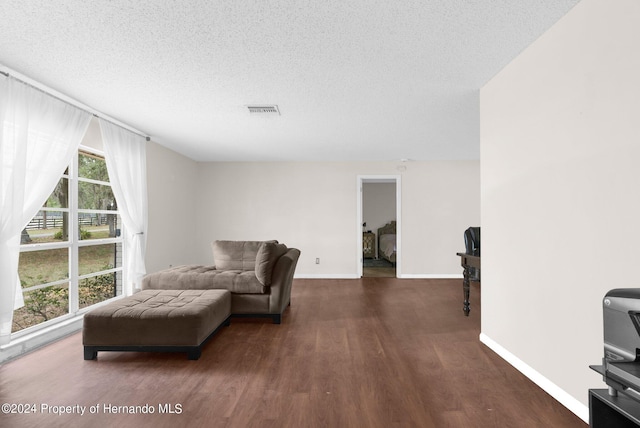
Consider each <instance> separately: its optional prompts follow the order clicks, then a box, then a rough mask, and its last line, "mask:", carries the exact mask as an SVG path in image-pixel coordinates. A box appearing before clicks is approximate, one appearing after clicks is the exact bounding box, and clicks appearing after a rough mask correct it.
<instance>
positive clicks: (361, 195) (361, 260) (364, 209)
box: [357, 175, 402, 278]
mask: <svg viewBox="0 0 640 428" xmlns="http://www.w3.org/2000/svg"><path fill="white" fill-rule="evenodd" d="M357 188H358V190H359V191H358V198H357V202H358V209H357V243H358V246H357V249H358V257H357V260H358V276H359V277H363V276H365V277H372V276H373V277H394V278H399V277H400V273H401V248H402V246H401V242H402V239H401V230H402V228H401V217H402V216H401V212H400V209H401V206H402V204H401V199H400V195H401V191H400V190H401V176H400V175H362V176H358V183H357Z"/></svg>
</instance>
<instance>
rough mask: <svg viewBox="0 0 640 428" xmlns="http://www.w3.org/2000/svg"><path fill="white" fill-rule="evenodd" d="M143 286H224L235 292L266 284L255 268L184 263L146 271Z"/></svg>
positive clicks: (257, 289)
mask: <svg viewBox="0 0 640 428" xmlns="http://www.w3.org/2000/svg"><path fill="white" fill-rule="evenodd" d="M142 289H143V290H148V289H152V290H180V289H182V290H185V289H191V290H206V289H223V290H229V291H231V292H232V293H237V294H245V293H246V294H264V293H266V292H267V291H268V288H267V287H265V286H264V285H263V284H261V283H260V281H258V278H256V275H255V272H254V271H242V270H227V271H220V270H217V269H216V268H215V267H214V266H199V265H184V266H176V267H173V268H169V269H165V270H162V271H159V272H155V273H151V274H149V275H146V276H145V277H144V278H143V280H142Z"/></svg>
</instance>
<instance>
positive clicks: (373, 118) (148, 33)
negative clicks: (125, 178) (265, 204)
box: [0, 0, 579, 161]
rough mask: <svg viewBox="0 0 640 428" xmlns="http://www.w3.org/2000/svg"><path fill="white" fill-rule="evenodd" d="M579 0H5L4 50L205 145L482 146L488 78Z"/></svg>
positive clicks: (340, 150) (1, 13)
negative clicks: (259, 108)
mask: <svg viewBox="0 0 640 428" xmlns="http://www.w3.org/2000/svg"><path fill="white" fill-rule="evenodd" d="M578 1H579V0H517V1H513V0H402V1H401V0H396V1H389V0H384V1H378V0H367V1H365V0H355V1H343V0H322V1H321V0H316V1H310V0H306V1H295V0H254V1H249V0H236V1H210V0H173V1H172V0H156V1H153V0H143V1H132V0H128V1H126V0H113V1H109V0H104V1H100V2H97V1H86V0H64V1H55V2H54V1H50V0H39V1H38V0H3V1H2V2H0V21H1V22H2V27H1V28H2V30H1V33H0V66H4V69H5V70H7V69H9V70H12V71H15V72H18V73H20V74H22V75H24V76H27V77H28V78H30V79H33V80H35V81H37V82H40V83H42V84H44V85H46V86H48V87H50V88H52V89H54V90H56V91H59V92H61V93H63V94H65V95H68V96H69V97H72V98H74V99H76V100H78V101H79V102H81V103H83V104H85V105H87V106H90V107H92V108H93V109H96V110H98V111H100V112H102V113H104V114H105V115H107V116H110V117H112V118H114V119H117V120H119V121H122V122H123V123H126V124H128V125H130V126H132V127H134V128H136V129H139V130H140V131H142V132H144V133H147V134H149V135H150V136H151V137H152V139H153V140H154V141H156V142H158V143H160V144H162V145H164V146H166V147H169V148H171V149H173V150H175V151H177V152H179V153H182V154H184V155H186V156H189V157H191V158H193V159H195V160H203V161H233V160H250V161H269V160H281V161H288V160H291V161H300V160H309V161H312V160H323V161H324V160H326V161H336V160H348V161H352V160H397V159H403V158H404V159H411V160H435V159H478V158H479V151H480V149H479V105H478V104H479V99H478V93H479V88H480V87H481V86H482V85H483V84H484V83H486V82H487V81H488V80H489V79H490V78H491V77H492V76H494V75H495V74H496V73H497V72H498V71H500V69H501V68H503V67H504V66H505V65H506V64H508V63H509V62H510V61H511V60H512V59H513V58H514V57H515V56H516V55H517V54H518V53H520V52H521V51H522V50H523V49H524V48H526V47H527V46H528V45H529V44H531V42H533V41H534V40H535V39H536V38H538V37H539V36H540V35H541V34H542V33H543V32H544V31H545V30H546V29H548V28H549V27H550V26H551V25H553V24H554V23H555V22H556V21H557V20H558V19H560V18H561V17H562V16H563V15H564V14H565V13H566V12H568V11H569V9H570V8H571V7H573V6H574V5H575V4H576V3H578ZM261 103H267V104H277V105H278V106H279V108H280V112H281V115H279V116H277V115H276V116H256V115H249V113H248V111H247V108H246V106H247V105H250V104H261Z"/></svg>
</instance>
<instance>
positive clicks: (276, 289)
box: [269, 248, 300, 314]
mask: <svg viewBox="0 0 640 428" xmlns="http://www.w3.org/2000/svg"><path fill="white" fill-rule="evenodd" d="M299 257H300V250H298V249H297V248H289V249H288V250H287V252H286V253H285V254H284V255H282V256H281V257H280V258H279V259H278V261H277V262H276V264H275V266H274V268H273V276H272V278H271V289H270V293H271V296H270V298H269V313H271V314H280V313H282V311H284V309H285V308H286V307H287V305H288V304H289V303H290V301H291V285H292V283H293V274H294V273H295V270H296V264H297V263H298V258H299Z"/></svg>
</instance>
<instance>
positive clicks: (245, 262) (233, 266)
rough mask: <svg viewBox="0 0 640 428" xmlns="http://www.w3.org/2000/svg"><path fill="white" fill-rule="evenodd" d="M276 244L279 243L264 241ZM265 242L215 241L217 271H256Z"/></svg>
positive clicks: (213, 244)
mask: <svg viewBox="0 0 640 428" xmlns="http://www.w3.org/2000/svg"><path fill="white" fill-rule="evenodd" d="M264 242H275V243H277V242H278V241H264ZM262 243H263V241H213V243H212V244H211V246H212V249H213V263H214V265H215V267H216V269H217V270H251V271H252V270H254V269H255V266H256V255H257V254H258V250H259V249H260V245H262Z"/></svg>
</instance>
